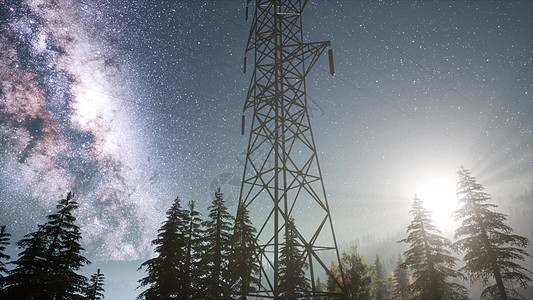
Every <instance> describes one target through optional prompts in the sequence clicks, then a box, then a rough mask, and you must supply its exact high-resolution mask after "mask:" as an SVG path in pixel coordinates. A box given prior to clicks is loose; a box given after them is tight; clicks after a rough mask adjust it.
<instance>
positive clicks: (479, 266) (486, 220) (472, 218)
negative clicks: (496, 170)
mask: <svg viewBox="0 0 533 300" xmlns="http://www.w3.org/2000/svg"><path fill="white" fill-rule="evenodd" d="M457 174H458V175H459V183H458V186H459V187H458V189H457V195H458V196H459V197H460V199H459V201H460V202H461V203H462V204H463V206H462V207H461V208H460V209H458V210H457V211H456V212H455V217H456V219H462V224H461V227H459V228H458V229H457V230H456V232H455V238H456V239H458V240H457V241H456V242H455V244H454V246H455V247H456V248H457V249H459V250H462V251H465V252H466V254H465V256H464V258H463V262H464V263H465V266H464V267H463V268H461V270H462V271H463V272H465V273H466V275H467V276H468V278H469V279H470V280H478V279H481V280H482V282H483V284H484V285H485V286H486V288H485V290H484V291H483V293H482V297H488V298H498V299H508V298H509V297H513V298H521V296H520V295H519V294H518V293H517V292H516V291H515V290H514V289H513V283H518V284H520V285H521V286H523V287H526V286H527V283H528V282H529V281H530V280H531V279H530V278H529V276H528V274H531V272H530V271H528V270H527V269H525V268H524V267H522V266H521V265H519V264H517V263H516V262H515V261H517V260H524V259H525V257H528V256H529V254H528V253H527V252H526V251H525V250H523V249H521V248H523V247H527V245H529V240H528V239H527V238H525V237H522V236H519V235H514V234H512V231H513V229H512V228H511V227H509V226H507V225H506V224H505V223H506V220H507V216H506V215H505V214H502V213H497V212H493V211H492V210H491V209H492V208H496V207H498V206H497V205H495V204H491V203H488V201H489V200H490V199H491V197H490V195H489V194H487V193H485V192H483V190H484V188H483V186H482V185H481V184H479V183H477V182H476V178H475V177H473V176H472V175H471V173H470V171H468V170H466V169H465V168H464V167H462V166H461V169H460V170H459V171H458V172H457ZM491 277H492V278H494V280H495V281H496V283H495V284H493V285H490V280H489V279H490V278H491Z"/></svg>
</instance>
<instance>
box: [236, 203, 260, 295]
mask: <svg viewBox="0 0 533 300" xmlns="http://www.w3.org/2000/svg"><path fill="white" fill-rule="evenodd" d="M255 233H256V229H255V227H254V226H253V225H252V221H251V220H250V216H249V212H248V210H247V209H246V207H245V206H244V204H242V203H240V204H239V207H238V209H237V215H236V217H235V225H234V227H233V236H232V245H233V247H232V249H231V255H230V259H229V261H230V265H229V270H230V272H231V283H232V290H233V294H236V295H240V297H241V299H246V295H247V294H248V292H249V291H253V290H255V286H257V285H258V284H259V278H258V275H259V264H258V262H257V260H256V258H255V255H256V249H257V247H256V237H255Z"/></svg>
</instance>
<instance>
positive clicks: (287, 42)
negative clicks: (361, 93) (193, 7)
mask: <svg viewBox="0 0 533 300" xmlns="http://www.w3.org/2000/svg"><path fill="white" fill-rule="evenodd" d="M250 2H251V0H247V2H246V19H247V20H248V5H249V4H250ZM306 4H307V1H306V0H256V1H255V5H254V8H255V12H254V15H253V19H252V25H251V30H250V34H249V37H248V43H247V46H246V53H247V54H249V53H252V52H253V53H254V69H253V75H252V78H251V82H250V86H249V89H248V94H247V96H246V101H245V104H244V109H243V111H246V110H248V109H252V110H253V116H252V122H251V128H250V135H249V142H248V150H247V153H246V163H245V167H244V173H243V179H242V183H241V192H240V196H239V202H240V204H241V205H244V206H245V207H246V208H247V209H248V210H249V211H250V213H251V216H252V220H253V223H254V225H255V226H256V227H257V228H258V232H257V246H258V247H257V248H258V252H257V259H258V260H259V261H260V268H261V271H260V279H261V280H260V281H261V284H260V286H259V287H257V288H256V290H255V291H250V292H248V295H249V296H254V297H259V298H273V299H278V298H279V295H280V290H279V270H280V253H281V249H282V248H283V247H284V245H285V241H284V240H283V239H284V233H285V230H286V228H287V227H286V226H285V224H287V222H288V220H289V218H294V219H295V223H296V229H297V233H296V234H297V237H298V247H299V249H301V251H302V253H303V256H304V258H305V260H306V261H307V262H308V264H309V269H308V271H307V276H308V278H309V279H310V284H311V290H309V291H300V294H301V297H302V298H308V297H309V298H310V297H316V296H326V295H331V293H328V292H324V291H319V289H318V287H317V286H315V282H316V279H317V277H319V276H321V275H322V276H325V278H324V277H322V278H323V279H327V278H328V277H329V276H331V275H332V274H330V271H329V264H330V262H331V261H332V260H336V261H337V265H338V266H339V267H340V264H339V261H340V257H339V251H338V248H337V241H336V238H335V232H334V230H333V223H332V219H331V214H330V210H329V205H328V201H327V197H326V193H325V189H324V182H323V180H322V174H321V170H320V164H319V162H318V156H317V151H316V146H315V141H314V138H313V133H312V130H311V124H310V120H309V113H308V105H307V104H308V103H307V99H306V92H305V90H306V86H305V77H306V76H307V75H308V74H309V71H310V70H311V68H312V67H313V65H314V64H315V63H316V62H317V60H318V59H319V57H320V56H321V55H322V54H323V53H324V51H325V50H326V48H328V47H329V46H330V42H329V41H325V42H314V43H304V42H303V32H302V18H301V13H302V11H303V9H304V8H305V6H306ZM329 55H330V57H329V58H330V71H331V73H332V74H333V73H334V70H333V60H332V51H331V50H329ZM246 63H247V62H246V57H245V61H244V69H245V72H246ZM244 131H245V124H244V115H243V125H242V133H243V134H244ZM341 274H342V275H341V276H342V277H343V276H344V275H343V273H342V270H341ZM332 278H334V277H332ZM341 281H343V280H341ZM336 283H337V285H338V286H339V290H341V291H344V289H343V288H342V285H341V283H340V282H338V281H336ZM342 293H343V292H341V294H342ZM337 295H339V294H338V293H337Z"/></svg>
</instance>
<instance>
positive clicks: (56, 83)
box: [0, 0, 533, 298]
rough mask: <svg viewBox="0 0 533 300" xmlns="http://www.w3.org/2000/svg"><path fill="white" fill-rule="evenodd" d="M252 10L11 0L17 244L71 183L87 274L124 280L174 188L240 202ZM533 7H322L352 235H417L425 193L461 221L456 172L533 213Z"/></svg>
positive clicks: (318, 125)
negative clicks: (413, 211) (416, 201)
mask: <svg viewBox="0 0 533 300" xmlns="http://www.w3.org/2000/svg"><path fill="white" fill-rule="evenodd" d="M243 3H244V1H237V0H235V1H195V0H191V1H84V0H81V1H77V0H68V1H46V0H42V1H38V0H35V1H9V0H6V1H0V137H1V140H0V163H1V164H0V223H1V224H5V225H7V229H8V231H10V232H11V233H12V234H13V236H14V239H15V240H16V239H19V238H20V237H21V236H22V235H24V234H26V233H28V232H30V231H33V230H35V229H36V225H37V224H39V223H43V222H44V221H45V216H46V215H47V214H49V213H50V211H53V210H54V206H55V203H56V201H57V200H59V199H60V198H61V197H64V196H65V195H66V193H67V192H68V191H69V190H72V191H74V193H75V194H76V197H77V200H78V202H79V203H80V209H79V211H78V220H79V223H80V225H81V226H82V230H83V239H84V246H85V248H86V249H87V256H88V257H89V258H90V259H91V260H92V261H93V265H91V266H90V268H92V269H96V268H98V267H99V268H101V269H102V271H103V272H104V274H109V275H108V276H111V277H112V278H114V277H113V275H112V274H114V273H117V274H119V275H117V278H120V276H121V275H120V273H121V272H120V271H118V270H120V268H119V267H117V266H119V265H121V263H120V262H121V261H132V260H134V261H135V262H132V263H131V264H129V263H123V265H128V268H129V269H128V270H131V271H133V270H134V269H135V268H136V266H138V263H137V262H138V261H137V260H143V259H146V258H147V257H148V256H149V255H150V252H151V250H152V249H151V247H150V241H151V240H152V239H153V238H154V237H155V235H156V231H157V228H158V227H159V226H160V223H161V222H162V221H163V217H164V212H165V211H166V210H167V208H168V207H169V206H170V204H171V202H172V201H173V199H174V198H175V197H176V196H179V197H180V198H182V199H183V200H184V201H188V200H196V201H197V203H198V206H199V207H200V209H201V210H204V211H205V208H206V207H207V205H208V204H209V202H210V201H211V200H212V198H213V191H214V188H215V187H216V186H218V185H221V186H222V189H223V191H224V192H225V194H226V199H227V200H228V202H229V204H230V206H231V207H232V210H233V209H235V203H236V201H237V199H236V198H235V195H237V194H238V191H239V182H238V181H239V180H240V177H241V176H242V169H243V164H242V161H243V159H244V153H245V152H244V151H245V147H246V144H247V140H246V137H247V135H245V136H241V135H240V120H241V112H242V106H243V104H244V99H245V94H246V91H247V88H248V84H249V80H250V75H249V74H243V72H242V61H243V53H244V47H245V43H246V40H247V38H248V30H249V26H250V24H249V23H246V22H245V20H244V8H243ZM532 10H533V2H531V1H395V2H392V1H317V0H315V1H310V2H309V4H308V5H307V7H306V10H305V11H304V16H303V18H304V31H305V38H306V39H307V40H308V41H324V40H330V41H331V43H332V49H333V50H334V53H335V67H336V71H337V72H336V75H335V76H331V75H329V72H328V65H327V58H326V57H324V58H321V59H320V60H319V61H318V63H317V65H316V67H315V69H314V70H313V71H312V72H311V75H310V76H309V77H308V80H307V93H308V97H309V99H310V100H311V103H310V107H309V109H310V111H311V116H312V127H313V132H314V137H315V141H316V145H317V149H318V151H319V159H320V164H321V167H322V171H323V178H324V182H325V186H326V192H327V193H328V197H329V198H328V199H329V202H330V207H331V210H332V211H331V213H332V216H333V219H334V222H335V229H336V232H337V236H338V239H339V240H340V241H341V243H344V242H349V241H351V240H355V239H356V238H358V237H361V236H364V235H368V234H372V235H374V236H376V237H377V238H383V237H386V236H387V235H395V234H398V233H402V232H404V230H405V227H406V226H407V224H408V222H409V221H410V216H409V214H408V211H409V209H410V204H411V200H412V198H413V194H414V193H418V194H419V196H420V197H421V198H422V200H424V201H427V206H428V208H429V209H430V210H434V211H436V212H438V213H436V215H435V219H436V222H437V225H439V226H441V228H442V229H443V231H451V230H453V229H454V228H455V227H454V225H453V223H452V222H451V221H450V219H449V213H450V212H451V211H452V210H453V208H454V207H455V205H456V204H455V202H456V198H455V182H456V181H457V177H456V175H455V172H456V171H457V170H458V169H459V167H460V166H461V165H464V166H465V168H467V169H470V170H471V171H472V173H473V174H474V176H476V177H477V178H478V180H479V182H480V183H481V184H483V185H484V186H485V188H486V191H487V192H489V193H490V194H492V195H493V196H494V198H495V201H496V202H498V201H504V200H506V199H509V198H510V196H511V195H513V196H519V195H524V194H526V192H527V191H529V196H528V198H527V201H529V202H527V205H528V206H527V207H529V208H531V206H532V205H533V204H532V203H533V199H531V188H532V185H533V184H532V182H533V181H532V179H533V156H532V153H533V147H532V143H533V135H532V129H533V101H532V96H531V95H532V92H533V91H532V82H533V78H532V71H531V70H532V44H531V41H532V39H533V33H532V27H533V26H532V21H533V18H532ZM248 67H249V68H251V66H250V65H249V66H248ZM512 217H513V215H510V218H512ZM520 225H523V227H524V228H528V227H531V225H533V224H532V223H529V224H520ZM12 252H13V253H16V252H17V251H16V249H12ZM369 259H371V258H369ZM104 262H105V263H104ZM133 265H135V268H133V267H132V266H133ZM106 266H108V267H107V268H106ZM106 271H107V273H106ZM131 276H132V278H139V277H140V276H142V273H140V272H137V273H132V275H131ZM112 280H118V281H117V282H115V283H113V284H115V285H116V286H120V285H121V284H122V287H123V288H124V286H125V285H126V286H129V285H131V286H133V287H134V286H136V284H135V283H134V282H132V281H131V282H128V283H124V282H126V281H125V280H123V282H122V283H121V282H119V281H120V280H119V279H112ZM113 289H114V288H113ZM117 289H118V288H117ZM132 293H133V291H132ZM128 297H130V298H131V297H132V296H128ZM106 298H107V297H106Z"/></svg>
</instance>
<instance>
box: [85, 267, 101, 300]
mask: <svg viewBox="0 0 533 300" xmlns="http://www.w3.org/2000/svg"><path fill="white" fill-rule="evenodd" d="M104 279H105V278H104V274H102V273H100V269H98V270H97V271H96V273H94V274H93V275H91V279H89V286H88V287H87V292H86V295H85V297H86V298H87V299H88V300H101V299H104V298H105V297H104V292H105V290H104Z"/></svg>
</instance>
